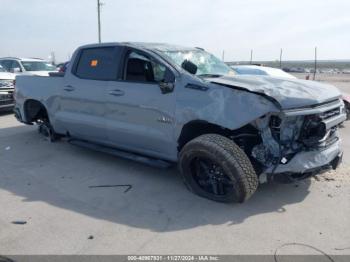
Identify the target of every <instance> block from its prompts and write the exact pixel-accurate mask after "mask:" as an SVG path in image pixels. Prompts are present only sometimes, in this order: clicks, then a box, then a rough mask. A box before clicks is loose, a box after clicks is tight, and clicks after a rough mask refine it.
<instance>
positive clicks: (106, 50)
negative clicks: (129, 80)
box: [75, 46, 121, 80]
mask: <svg viewBox="0 0 350 262" xmlns="http://www.w3.org/2000/svg"><path fill="white" fill-rule="evenodd" d="M120 55H121V47H118V46H116V47H97V48H88V49H83V50H82V51H81V53H80V58H79V62H78V64H77V66H76V71H75V75H76V76H78V77H80V78H84V79H93V80H116V78H117V75H118V68H119V62H120Z"/></svg>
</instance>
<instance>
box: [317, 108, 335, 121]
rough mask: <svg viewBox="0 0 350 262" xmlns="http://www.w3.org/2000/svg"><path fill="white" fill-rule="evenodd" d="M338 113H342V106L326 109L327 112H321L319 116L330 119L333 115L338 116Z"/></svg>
mask: <svg viewBox="0 0 350 262" xmlns="http://www.w3.org/2000/svg"><path fill="white" fill-rule="evenodd" d="M337 115H340V107H338V108H334V109H332V110H329V111H326V112H324V113H322V114H320V115H319V118H320V119H321V120H325V119H329V118H332V117H334V116H337Z"/></svg>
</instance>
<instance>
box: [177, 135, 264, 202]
mask: <svg viewBox="0 0 350 262" xmlns="http://www.w3.org/2000/svg"><path fill="white" fill-rule="evenodd" d="M179 169H180V172H181V174H182V176H183V180H184V182H185V184H186V185H187V187H188V188H189V189H190V190H191V191H192V192H194V193H195V194H197V195H199V196H201V197H205V198H208V199H211V200H214V201H218V202H239V203H242V202H244V201H246V200H247V199H249V198H250V197H251V196H252V195H253V193H254V192H255V191H256V189H257V187H258V184H259V181H258V177H257V175H256V173H255V171H254V168H253V166H252V164H251V162H250V160H249V158H248V157H247V156H246V154H245V153H244V152H243V151H242V150H241V149H240V148H239V147H238V146H237V145H236V144H235V143H234V142H233V141H232V140H230V139H228V138H226V137H224V136H221V135H217V134H206V135H202V136H199V137H197V138H195V139H193V140H191V141H190V142H188V143H187V144H186V145H185V146H184V147H183V149H182V150H181V152H180V157H179Z"/></svg>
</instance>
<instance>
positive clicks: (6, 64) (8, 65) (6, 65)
mask: <svg viewBox="0 0 350 262" xmlns="http://www.w3.org/2000/svg"><path fill="white" fill-rule="evenodd" d="M0 63H1V65H2V67H3V68H4V69H5V70H6V71H8V72H9V71H10V69H11V65H12V61H11V60H2V61H0Z"/></svg>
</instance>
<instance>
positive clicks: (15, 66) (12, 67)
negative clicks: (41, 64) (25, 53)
mask: <svg viewBox="0 0 350 262" xmlns="http://www.w3.org/2000/svg"><path fill="white" fill-rule="evenodd" d="M14 68H18V69H19V70H20V71H22V69H21V65H20V64H19V63H18V62H17V61H16V60H13V61H12V64H11V68H10V69H12V70H13V69H14Z"/></svg>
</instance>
